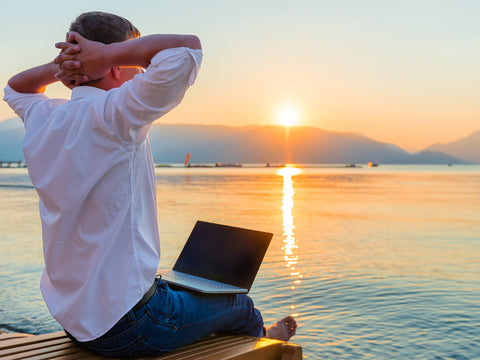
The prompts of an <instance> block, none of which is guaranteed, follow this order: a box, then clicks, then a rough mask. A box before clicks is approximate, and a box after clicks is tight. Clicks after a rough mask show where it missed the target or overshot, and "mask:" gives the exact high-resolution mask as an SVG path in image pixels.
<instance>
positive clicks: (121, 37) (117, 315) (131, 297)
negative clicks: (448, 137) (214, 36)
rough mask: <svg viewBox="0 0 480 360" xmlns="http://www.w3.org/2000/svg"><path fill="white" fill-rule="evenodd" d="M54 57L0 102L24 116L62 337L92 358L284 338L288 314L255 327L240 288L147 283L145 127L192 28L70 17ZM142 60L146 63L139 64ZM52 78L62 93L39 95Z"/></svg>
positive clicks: (150, 199) (165, 95)
mask: <svg viewBox="0 0 480 360" xmlns="http://www.w3.org/2000/svg"><path fill="white" fill-rule="evenodd" d="M70 30H71V32H70V33H69V34H68V36H67V41H65V42H61V43H58V44H56V46H57V48H59V49H61V50H62V51H61V53H60V55H59V56H58V57H57V58H55V60H54V61H52V62H50V63H47V64H44V65H41V66H38V67H35V68H32V69H29V70H27V71H24V72H22V73H20V74H18V75H16V76H14V77H13V78H11V79H10V81H9V83H8V86H7V87H6V88H5V97H4V99H5V100H6V101H7V102H8V104H9V105H10V106H11V107H12V108H13V109H14V110H15V112H16V113H17V114H18V115H19V116H20V118H21V119H22V120H23V121H24V124H25V128H26V133H25V138H24V140H23V148H24V154H25V159H26V162H27V166H28V171H29V175H30V178H31V180H32V183H33V185H34V186H35V189H36V191H37V192H38V195H39V204H40V217H41V221H42V233H43V246H44V257H45V269H44V272H43V274H42V279H41V284H40V285H41V290H42V294H43V297H44V299H45V302H46V304H47V306H48V308H49V310H50V312H51V313H52V315H53V316H54V317H55V319H56V320H57V321H58V322H59V324H60V325H61V326H62V327H63V328H64V329H65V330H66V332H67V334H69V336H70V337H71V338H72V339H73V340H75V341H76V342H78V343H79V344H80V345H82V346H84V347H85V348H87V349H90V350H92V351H94V352H96V353H98V354H101V355H104V356H113V357H136V356H145V355H151V354H158V353H162V352H165V351H170V350H173V349H175V348H177V347H180V346H183V345H186V344H188V343H190V342H193V341H195V340H197V339H199V338H200V337H203V336H205V335H207V334H209V333H212V332H229V333H234V334H246V335H252V336H263V335H266V336H267V337H272V338H278V339H282V340H288V339H289V338H290V337H291V336H293V334H294V333H295V329H296V323H295V320H294V319H293V318H291V317H286V318H284V319H282V320H280V321H278V322H277V323H276V324H274V325H273V326H272V327H270V328H269V329H267V330H266V332H265V330H264V328H263V320H262V317H261V315H260V313H259V312H258V311H257V310H256V309H255V308H254V306H253V302H252V301H251V299H250V298H249V297H248V296H246V295H228V296H223V295H222V296H205V295H200V294H196V293H194V292H188V291H182V290H172V289H170V288H169V287H168V285H167V284H166V283H165V282H164V281H162V280H161V279H156V271H157V266H158V262H159V258H160V244H159V240H158V237H159V236H158V228H157V221H156V214H157V211H156V200H155V196H156V188H155V187H156V184H155V174H154V167H153V160H152V155H151V150H150V145H149V142H148V136H147V135H148V131H149V129H150V126H151V124H152V122H153V121H155V120H156V119H158V118H159V117H161V116H163V115H165V114H166V113H167V112H168V111H170V110H171V109H172V108H174V107H175V106H177V105H178V104H179V103H180V102H181V100H182V98H183V96H184V94H185V92H186V90H187V88H188V87H189V86H191V85H193V83H194V81H195V78H196V75H197V72H198V70H199V67H200V64H201V61H202V50H201V44H200V40H199V39H198V38H197V37H196V36H191V35H150V36H145V37H140V33H139V31H138V30H137V29H136V28H135V27H134V26H133V25H132V24H131V23H130V22H129V21H128V20H126V19H124V18H122V17H119V16H116V15H113V14H107V13H102V12H90V13H85V14H82V15H80V16H79V17H78V18H77V19H76V20H75V21H74V22H73V23H72V25H71V28H70ZM143 68H146V71H143ZM56 81H62V82H63V83H64V84H65V85H66V86H68V87H69V88H71V89H73V90H72V96H71V100H69V101H68V100H63V99H49V98H48V97H46V96H45V95H44V94H43V92H44V90H45V87H46V86H47V85H49V84H52V83H54V82H56Z"/></svg>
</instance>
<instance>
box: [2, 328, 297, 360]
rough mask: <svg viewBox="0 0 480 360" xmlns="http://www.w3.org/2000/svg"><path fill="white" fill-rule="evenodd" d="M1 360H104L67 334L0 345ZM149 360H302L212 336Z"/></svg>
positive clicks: (271, 347)
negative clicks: (79, 344)
mask: <svg viewBox="0 0 480 360" xmlns="http://www.w3.org/2000/svg"><path fill="white" fill-rule="evenodd" d="M0 358H1V359H7V358H8V359H9V360H17V359H25V358H28V359H31V360H45V359H49V360H51V359H57V360H79V359H89V360H93V359H104V358H103V357H100V356H97V355H94V354H92V353H90V352H89V351H87V350H85V349H83V348H81V347H80V346H78V345H76V344H75V343H74V342H73V341H71V340H70V339H69V338H68V337H67V336H66V334H65V333H64V332H63V331H60V332H57V333H51V334H44V335H38V336H30V337H26V338H13V339H7V340H4V341H1V342H0ZM144 359H149V360H155V359H157V360H259V359H260V360H301V359H302V348H301V347H300V346H297V345H293V344H289V343H285V342H282V341H277V340H271V339H266V338H254V337H249V336H234V335H211V336H208V337H205V338H203V339H201V340H199V341H198V342H196V343H193V344H190V345H187V346H185V347H183V348H180V349H177V350H174V351H172V352H169V353H167V354H164V355H160V356H154V357H148V358H144Z"/></svg>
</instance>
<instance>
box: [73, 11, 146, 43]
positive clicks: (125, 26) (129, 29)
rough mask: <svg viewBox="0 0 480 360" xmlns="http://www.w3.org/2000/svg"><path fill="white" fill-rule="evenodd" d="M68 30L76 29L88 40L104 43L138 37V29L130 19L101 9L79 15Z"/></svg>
mask: <svg viewBox="0 0 480 360" xmlns="http://www.w3.org/2000/svg"><path fill="white" fill-rule="evenodd" d="M70 31H76V32H78V33H79V34H80V35H82V36H83V37H84V38H86V39H88V40H92V41H99V42H102V43H104V44H111V43H114V42H122V41H127V40H130V39H133V38H137V37H140V31H138V29H137V28H136V27H135V26H133V24H132V23H131V22H130V21H128V20H127V19H125V18H123V17H121V16H118V15H114V14H109V13H104V12H101V11H92V12H86V13H83V14H81V15H79V16H78V17H77V18H76V19H75V21H74V22H72V24H71V25H70Z"/></svg>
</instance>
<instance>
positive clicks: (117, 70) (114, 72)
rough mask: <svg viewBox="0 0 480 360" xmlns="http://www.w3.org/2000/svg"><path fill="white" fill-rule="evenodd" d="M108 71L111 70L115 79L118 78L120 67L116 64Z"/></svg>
mask: <svg viewBox="0 0 480 360" xmlns="http://www.w3.org/2000/svg"><path fill="white" fill-rule="evenodd" d="M110 71H111V72H112V76H113V78H114V79H115V80H120V68H119V67H118V66H117V67H114V68H111V69H110Z"/></svg>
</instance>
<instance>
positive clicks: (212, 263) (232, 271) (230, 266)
mask: <svg viewBox="0 0 480 360" xmlns="http://www.w3.org/2000/svg"><path fill="white" fill-rule="evenodd" d="M272 236H273V234H271V233H266V232H262V231H256V230H249V229H243V228H237V227H232V226H227V225H220V224H212V223H207V222H203V221H197V223H196V224H195V227H194V228H193V231H192V233H191V234H190V236H189V238H188V240H187V243H186V244H185V246H184V248H183V250H182V252H181V254H180V256H179V257H178V259H177V262H176V263H175V266H174V267H173V269H174V270H177V271H181V272H184V273H187V274H190V275H195V276H199V277H203V278H206V279H210V280H215V281H219V282H223V283H227V284H230V285H234V286H238V287H242V288H247V289H250V287H251V285H252V283H253V280H254V279H255V276H256V275H257V272H258V269H259V268H260V265H261V263H262V260H263V257H264V256H265V253H266V251H267V248H268V245H269V244H270V240H271V238H272Z"/></svg>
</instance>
